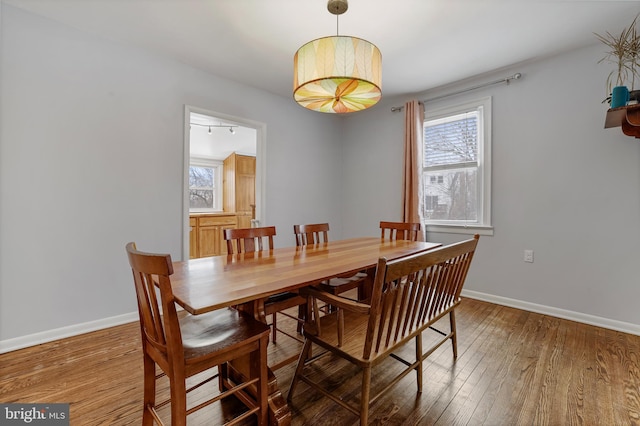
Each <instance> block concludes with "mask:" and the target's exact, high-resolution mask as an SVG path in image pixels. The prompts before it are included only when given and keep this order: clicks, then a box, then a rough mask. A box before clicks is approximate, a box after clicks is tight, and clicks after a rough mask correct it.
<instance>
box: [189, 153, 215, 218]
mask: <svg viewBox="0 0 640 426" xmlns="http://www.w3.org/2000/svg"><path fill="white" fill-rule="evenodd" d="M191 167H207V168H212V169H213V185H214V186H213V192H214V200H217V201H218V203H217V205H214V206H213V208H206V207H197V208H192V207H191V206H189V213H216V212H221V211H223V200H222V169H223V163H222V161H220V160H214V159H212V158H199V157H191V158H190V160H189V168H191ZM188 191H189V193H191V185H188ZM189 198H191V197H189Z"/></svg>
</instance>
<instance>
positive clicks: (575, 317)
mask: <svg viewBox="0 0 640 426" xmlns="http://www.w3.org/2000/svg"><path fill="white" fill-rule="evenodd" d="M462 297H468V298H470V299H477V300H483V301H485V302H491V303H495V304H497V305H503V306H509V307H512V308H517V309H522V310H524V311H529V312H536V313H539V314H544V315H549V316H552V317H557V318H563V319H567V320H571V321H576V322H581V323H584V324H589V325H594V326H597V327H603V328H608V329H610V330H616V331H622V332H624V333H629V334H635V335H636V336H640V325H638V324H632V323H628V322H622V321H616V320H612V319H608V318H603V317H598V316H595V315H589V314H583V313H581V312H574V311H567V310H565V309H559V308H554V307H551V306H545V305H538V304H537V303H530V302H524V301H522V300H517V299H509V298H508V297H501V296H494V295H491V294H486V293H481V292H478V291H473V290H462Z"/></svg>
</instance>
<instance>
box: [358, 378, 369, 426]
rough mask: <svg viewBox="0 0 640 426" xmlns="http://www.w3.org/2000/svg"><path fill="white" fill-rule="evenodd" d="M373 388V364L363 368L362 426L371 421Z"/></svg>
mask: <svg viewBox="0 0 640 426" xmlns="http://www.w3.org/2000/svg"><path fill="white" fill-rule="evenodd" d="M370 389H371V366H366V367H364V368H363V369H362V396H361V399H360V426H366V425H367V423H368V422H369V391H370Z"/></svg>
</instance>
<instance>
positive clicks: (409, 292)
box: [363, 235, 479, 359]
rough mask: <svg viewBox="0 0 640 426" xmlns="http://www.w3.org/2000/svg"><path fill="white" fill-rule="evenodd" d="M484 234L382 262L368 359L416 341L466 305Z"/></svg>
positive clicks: (366, 353) (373, 299)
mask: <svg viewBox="0 0 640 426" xmlns="http://www.w3.org/2000/svg"><path fill="white" fill-rule="evenodd" d="M478 238H479V236H478V235H475V236H474V238H472V239H470V240H466V241H462V242H459V243H455V244H451V245H448V246H445V247H441V248H439V249H435V250H431V251H427V252H425V253H418V254H414V255H409V256H405V257H402V258H399V259H395V260H391V261H387V260H386V259H384V258H381V259H380V260H379V261H378V266H377V269H376V276H375V280H374V284H373V292H372V296H371V310H370V317H369V324H368V327H367V334H366V343H365V347H364V353H363V357H364V358H365V359H369V358H370V356H371V354H372V353H384V352H386V351H389V350H391V349H392V348H393V347H394V346H395V345H396V344H399V343H400V342H403V341H406V340H407V339H408V338H413V336H415V334H416V333H417V332H420V331H421V330H423V329H425V328H426V327H428V326H429V325H431V324H432V323H433V322H434V321H436V320H437V319H439V318H441V317H442V316H443V315H445V314H446V313H447V312H450V311H451V310H452V309H453V308H455V306H457V305H458V303H460V291H462V286H463V284H464V281H465V278H466V276H467V272H468V271H469V266H470V265H471V259H472V258H473V254H474V253H475V249H476V246H477V244H478Z"/></svg>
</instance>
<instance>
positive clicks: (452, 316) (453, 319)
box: [449, 310, 458, 359]
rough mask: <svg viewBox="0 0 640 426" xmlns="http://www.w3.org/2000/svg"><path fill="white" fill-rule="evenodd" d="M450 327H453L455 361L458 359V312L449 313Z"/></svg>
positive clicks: (452, 340) (452, 343)
mask: <svg viewBox="0 0 640 426" xmlns="http://www.w3.org/2000/svg"><path fill="white" fill-rule="evenodd" d="M449 325H450V326H451V345H452V346H453V359H458V333H457V332H456V311H455V310H452V311H451V312H449Z"/></svg>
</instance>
